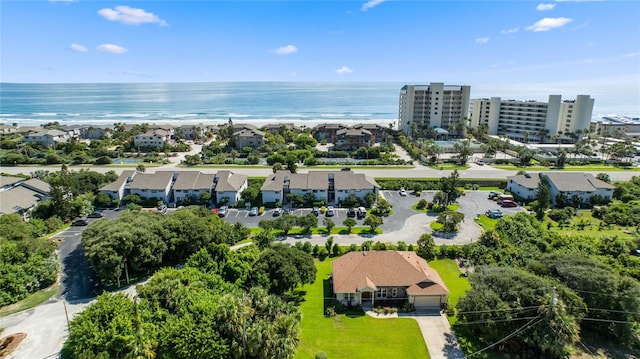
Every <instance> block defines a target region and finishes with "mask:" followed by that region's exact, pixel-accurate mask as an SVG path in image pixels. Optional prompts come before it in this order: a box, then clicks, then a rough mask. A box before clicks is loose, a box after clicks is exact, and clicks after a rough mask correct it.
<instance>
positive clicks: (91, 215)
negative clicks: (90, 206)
mask: <svg viewBox="0 0 640 359" xmlns="http://www.w3.org/2000/svg"><path fill="white" fill-rule="evenodd" d="M87 217H89V218H102V217H104V214H102V212H93V213H91V214H90V215H88V216H87Z"/></svg>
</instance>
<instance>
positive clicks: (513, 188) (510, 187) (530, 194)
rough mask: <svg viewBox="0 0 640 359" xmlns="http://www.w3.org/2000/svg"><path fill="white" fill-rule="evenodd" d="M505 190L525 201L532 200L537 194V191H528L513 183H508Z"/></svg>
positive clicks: (528, 189)
mask: <svg viewBox="0 0 640 359" xmlns="http://www.w3.org/2000/svg"><path fill="white" fill-rule="evenodd" d="M506 190H507V191H509V192H511V193H514V194H516V195H517V196H519V197H522V198H526V199H527V200H533V199H534V198H535V196H536V193H537V192H538V189H537V188H535V189H530V188H527V187H524V186H521V185H519V184H518V183H515V182H513V181H511V180H510V181H509V182H508V183H507V187H506Z"/></svg>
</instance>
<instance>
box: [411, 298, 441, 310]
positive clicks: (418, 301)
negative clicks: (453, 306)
mask: <svg viewBox="0 0 640 359" xmlns="http://www.w3.org/2000/svg"><path fill="white" fill-rule="evenodd" d="M414 300H415V301H414V303H413V306H414V307H415V308H440V296H439V295H437V296H433V295H429V296H427V295H421V296H415V297H414Z"/></svg>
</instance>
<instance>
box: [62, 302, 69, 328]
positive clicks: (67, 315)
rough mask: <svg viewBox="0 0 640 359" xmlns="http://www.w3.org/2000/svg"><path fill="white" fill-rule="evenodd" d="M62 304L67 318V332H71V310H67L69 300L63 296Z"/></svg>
mask: <svg viewBox="0 0 640 359" xmlns="http://www.w3.org/2000/svg"><path fill="white" fill-rule="evenodd" d="M62 304H63V305H64V316H65V318H67V333H71V325H69V312H68V311H67V300H66V299H64V298H62Z"/></svg>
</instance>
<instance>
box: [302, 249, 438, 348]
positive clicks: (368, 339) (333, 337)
mask: <svg viewBox="0 0 640 359" xmlns="http://www.w3.org/2000/svg"><path fill="white" fill-rule="evenodd" d="M331 262H332V259H331V258H327V259H326V260H324V261H322V262H316V267H317V268H318V274H317V276H316V282H315V283H314V284H310V285H309V284H308V285H305V286H304V287H302V289H301V290H302V291H306V294H305V296H304V301H303V302H302V303H301V305H300V308H301V310H302V324H301V329H302V334H301V336H300V344H299V346H298V349H297V351H296V355H295V358H300V359H309V358H314V357H315V355H316V353H318V352H320V351H323V352H325V353H326V354H327V357H328V358H366V359H369V358H394V359H402V358H407V359H413V358H429V353H428V351H427V347H426V345H425V344H424V340H423V338H422V334H421V333H420V329H419V328H418V324H417V323H416V322H415V320H413V319H402V318H394V319H375V318H372V317H369V316H367V315H364V314H363V313H362V312H349V313H347V314H340V315H338V316H336V317H333V318H329V317H325V315H324V299H323V298H325V297H328V296H329V292H327V290H328V289H329V282H328V280H327V279H328V277H329V274H331Z"/></svg>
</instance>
